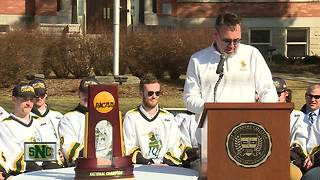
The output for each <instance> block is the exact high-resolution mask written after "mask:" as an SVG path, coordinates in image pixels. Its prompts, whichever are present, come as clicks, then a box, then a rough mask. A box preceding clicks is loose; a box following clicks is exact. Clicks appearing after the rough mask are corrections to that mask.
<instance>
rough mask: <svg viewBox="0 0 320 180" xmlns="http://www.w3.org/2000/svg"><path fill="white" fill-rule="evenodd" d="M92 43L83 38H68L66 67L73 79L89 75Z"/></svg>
mask: <svg viewBox="0 0 320 180" xmlns="http://www.w3.org/2000/svg"><path fill="white" fill-rule="evenodd" d="M92 43H94V42H91V40H90V39H89V38H86V37H84V36H78V37H71V38H68V43H67V44H66V47H67V49H68V53H67V60H66V67H67V69H68V70H69V72H70V73H71V74H72V75H73V76H74V77H75V78H82V77H87V76H89V74H90V70H91V66H90V60H91V55H92V54H93V53H92V52H91V50H92V47H91V46H92Z"/></svg>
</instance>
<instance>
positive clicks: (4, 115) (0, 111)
mask: <svg viewBox="0 0 320 180" xmlns="http://www.w3.org/2000/svg"><path fill="white" fill-rule="evenodd" d="M9 116H10V115H9V113H8V112H7V111H6V110H4V109H3V108H2V107H1V106H0V120H3V119H5V118H7V117H9Z"/></svg>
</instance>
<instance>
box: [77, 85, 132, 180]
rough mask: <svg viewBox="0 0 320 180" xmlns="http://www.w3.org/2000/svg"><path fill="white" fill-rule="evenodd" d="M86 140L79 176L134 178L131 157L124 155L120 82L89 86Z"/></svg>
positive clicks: (83, 177)
mask: <svg viewBox="0 0 320 180" xmlns="http://www.w3.org/2000/svg"><path fill="white" fill-rule="evenodd" d="M84 139H85V140H84V141H85V142H84V149H83V157H79V158H77V160H76V167H75V179H87V178H94V179H96V178H103V179H114V178H132V177H133V165H132V161H131V156H124V146H123V135H122V120H121V119H120V113H119V103H118V86H117V85H94V86H89V95H88V113H87V114H86V125H85V138H84Z"/></svg>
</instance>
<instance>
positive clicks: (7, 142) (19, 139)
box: [0, 114, 40, 174]
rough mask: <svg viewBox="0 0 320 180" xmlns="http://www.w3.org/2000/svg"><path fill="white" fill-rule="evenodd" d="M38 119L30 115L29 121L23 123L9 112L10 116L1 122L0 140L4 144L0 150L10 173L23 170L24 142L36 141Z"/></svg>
mask: <svg viewBox="0 0 320 180" xmlns="http://www.w3.org/2000/svg"><path fill="white" fill-rule="evenodd" d="M39 121H40V120H39V119H36V118H35V117H34V116H30V123H29V124H25V123H23V122H22V121H20V120H19V118H18V117H16V116H15V115H13V114H10V117H8V118H6V119H4V120H3V121H2V122H1V123H2V127H1V131H0V141H1V142H2V144H4V146H2V147H1V150H2V153H3V154H2V155H3V157H4V159H5V162H6V166H7V168H8V169H9V171H10V173H11V172H13V173H12V174H19V173H23V172H25V170H26V163H25V162H24V142H35V141H36V136H37V135H36V126H37V125H38V124H39Z"/></svg>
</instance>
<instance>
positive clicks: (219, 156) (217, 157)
mask: <svg viewBox="0 0 320 180" xmlns="http://www.w3.org/2000/svg"><path fill="white" fill-rule="evenodd" d="M292 109H293V104H292V103H205V105H204V111H203V113H202V116H201V119H200V122H199V128H201V167H200V179H208V180H234V179H242V180H256V179H259V180H276V179H281V180H287V179H288V180H289V177H290V175H289V163H290V152H289V146H290V145H289V124H290V113H291V111H292Z"/></svg>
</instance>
